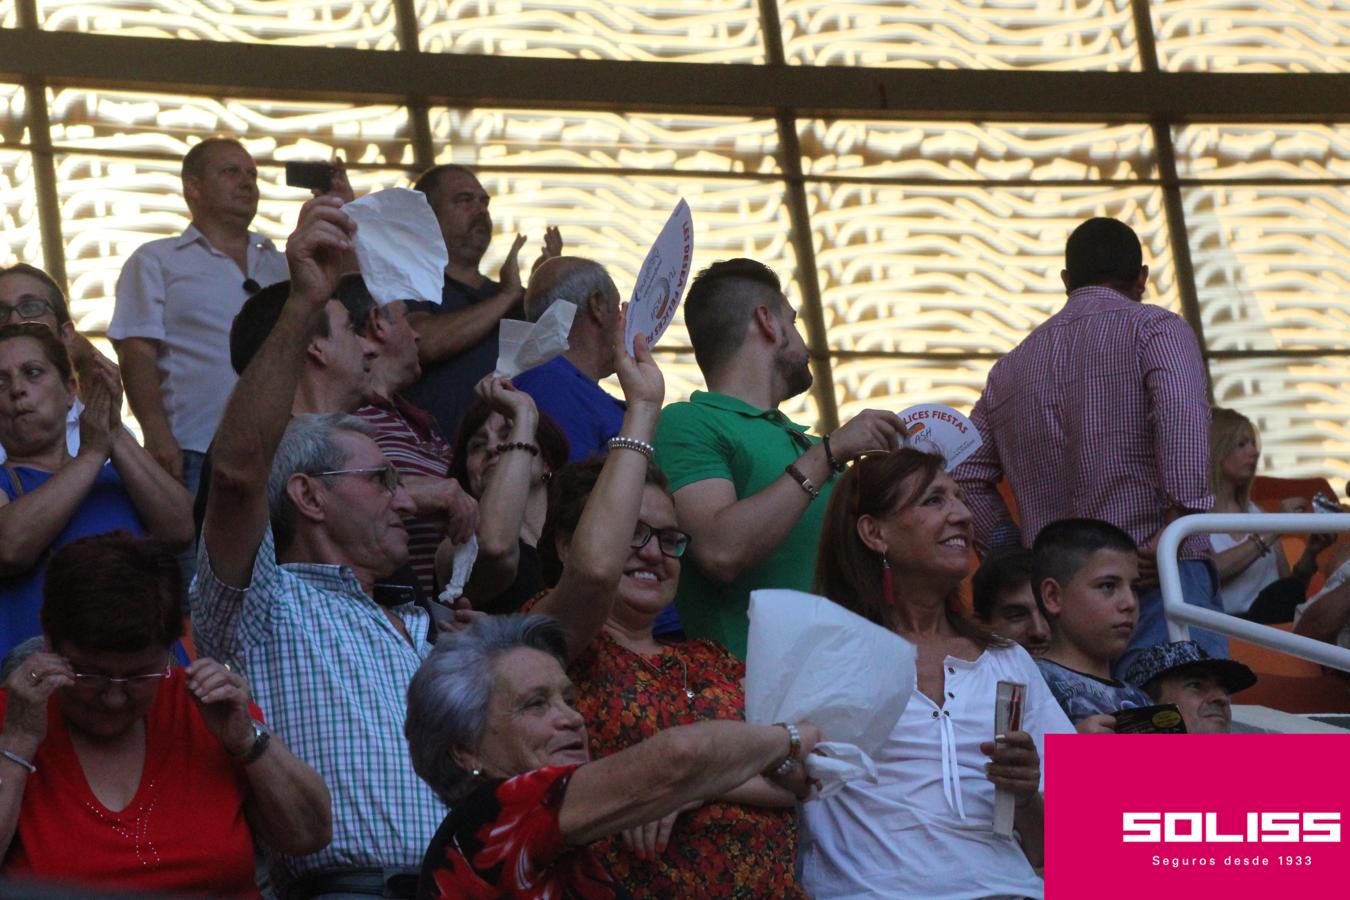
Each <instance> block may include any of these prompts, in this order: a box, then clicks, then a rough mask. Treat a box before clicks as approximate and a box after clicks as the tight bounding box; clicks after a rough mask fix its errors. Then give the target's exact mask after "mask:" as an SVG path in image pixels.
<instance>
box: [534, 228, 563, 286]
mask: <svg viewBox="0 0 1350 900" xmlns="http://www.w3.org/2000/svg"><path fill="white" fill-rule="evenodd" d="M562 250H563V239H562V232H560V231H558V226H556V225H550V226H548V227H547V228H545V229H544V247H543V249H542V250H540V251H539V258H538V259H536V260H535V261H534V265H532V266H530V274H531V275H533V274H534V273H535V272H537V271H538V270H539V267H540V266H542V265H543V264H544V263H546V262H548V261H549V260H550V259H557V258H558V257H559V256H562Z"/></svg>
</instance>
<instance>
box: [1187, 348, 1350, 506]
mask: <svg viewBox="0 0 1350 900" xmlns="http://www.w3.org/2000/svg"><path fill="white" fill-rule="evenodd" d="M1209 370H1210V377H1211V380H1212V381H1213V383H1214V402H1215V403H1217V404H1219V405H1220V406H1227V407H1231V408H1233V409H1236V410H1237V411H1238V412H1240V413H1242V414H1243V415H1245V416H1247V417H1248V418H1250V419H1251V420H1252V421H1253V422H1254V423H1255V424H1256V427H1257V428H1258V429H1259V430H1260V432H1261V472H1262V473H1265V474H1269V475H1274V476H1277V477H1280V478H1311V477H1324V478H1328V479H1330V480H1331V483H1332V486H1333V487H1335V488H1336V490H1337V492H1338V493H1339V492H1340V491H1341V490H1342V489H1343V487H1344V485H1345V479H1346V478H1347V477H1350V421H1347V419H1346V415H1345V411H1346V410H1347V409H1350V358H1345V357H1324V358H1320V359H1309V360H1302V359H1261V358H1250V359H1215V360H1211V361H1210V364H1209Z"/></svg>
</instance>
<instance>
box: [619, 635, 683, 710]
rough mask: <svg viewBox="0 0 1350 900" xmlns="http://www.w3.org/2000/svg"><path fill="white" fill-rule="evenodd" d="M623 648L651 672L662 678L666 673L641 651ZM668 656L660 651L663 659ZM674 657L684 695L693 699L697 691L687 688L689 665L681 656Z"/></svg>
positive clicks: (663, 667)
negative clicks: (677, 663)
mask: <svg viewBox="0 0 1350 900" xmlns="http://www.w3.org/2000/svg"><path fill="white" fill-rule="evenodd" d="M615 643H618V641H615ZM619 646H620V647H623V644H619ZM663 646H665V645H663ZM623 649H625V650H627V651H628V652H629V653H631V654H633V655H634V656H636V657H637V660H638V662H640V663H642V664H643V665H644V666H646V667H647V668H649V669H651V670H652V671H653V672H655V673H656V674H657V675H660V676H661V677H663V678H664V677H665V674H666V667H665V666H664V665H661V666H658V665H657V664H656V663H654V662H652V661H651V660H649V659H647V657H645V656H643V655H642V654H641V653H639V652H637V651H636V650H633V649H631V648H629V647H623ZM669 658H670V657H668V656H666V654H665V653H664V652H662V654H661V659H663V660H665V659H669ZM675 659H676V660H677V661H678V662H679V664H680V674H681V675H682V676H683V677H684V695H685V696H686V697H687V698H689V699H690V700H693V699H694V697H695V696H697V694H698V692H697V691H691V690H689V665H688V663H686V662H685V661H684V659H683V658H681V657H679V656H676V657H675Z"/></svg>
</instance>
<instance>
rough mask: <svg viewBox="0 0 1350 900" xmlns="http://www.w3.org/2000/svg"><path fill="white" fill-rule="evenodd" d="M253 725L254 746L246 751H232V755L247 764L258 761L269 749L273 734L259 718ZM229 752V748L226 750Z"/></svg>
mask: <svg viewBox="0 0 1350 900" xmlns="http://www.w3.org/2000/svg"><path fill="white" fill-rule="evenodd" d="M252 725H253V746H251V747H249V748H248V750H247V752H245V753H230V756H232V757H234V758H235V759H237V760H239V762H240V763H241V764H243V765H245V766H247V765H250V764H251V763H255V762H257V761H258V757H260V756H262V755H263V753H265V752H266V751H267V745H268V743H270V742H271V740H272V734H271V732H269V731H268V730H267V729H266V728H265V727H264V726H263V723H261V722H259V721H258V720H257V719H254V720H253V721H252ZM225 752H226V753H229V751H228V750H226V751H225Z"/></svg>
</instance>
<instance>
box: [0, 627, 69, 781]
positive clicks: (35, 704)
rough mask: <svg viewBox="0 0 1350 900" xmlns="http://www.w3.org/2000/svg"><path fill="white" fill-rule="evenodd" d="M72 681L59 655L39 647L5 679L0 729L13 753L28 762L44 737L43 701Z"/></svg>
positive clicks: (44, 710) (45, 703) (45, 706)
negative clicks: (6, 696) (2, 717)
mask: <svg viewBox="0 0 1350 900" xmlns="http://www.w3.org/2000/svg"><path fill="white" fill-rule="evenodd" d="M74 684H75V671H74V670H73V669H72V668H71V667H70V663H68V662H66V660H65V659H64V658H63V657H60V656H57V655H56V654H55V653H51V652H49V651H46V650H39V651H38V652H37V653H34V654H33V655H31V656H29V657H28V658H27V659H25V660H24V661H23V662H22V663H20V664H19V666H18V668H16V669H15V670H14V671H13V672H11V673H10V675H9V678H7V679H6V680H5V692H6V694H7V695H8V697H9V699H8V701H7V703H6V705H5V724H4V727H3V732H4V735H5V737H6V738H8V739H9V740H10V741H11V742H12V744H11V746H13V748H14V751H13V752H15V753H18V754H20V755H21V756H24V757H25V758H26V759H28V761H29V762H32V760H33V754H34V753H36V752H37V749H38V747H39V746H40V745H41V744H42V742H43V740H45V739H46V737H47V701H48V699H50V698H51V696H52V694H54V693H56V692H57V691H58V690H60V689H61V688H64V687H71V686H72V685H74Z"/></svg>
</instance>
